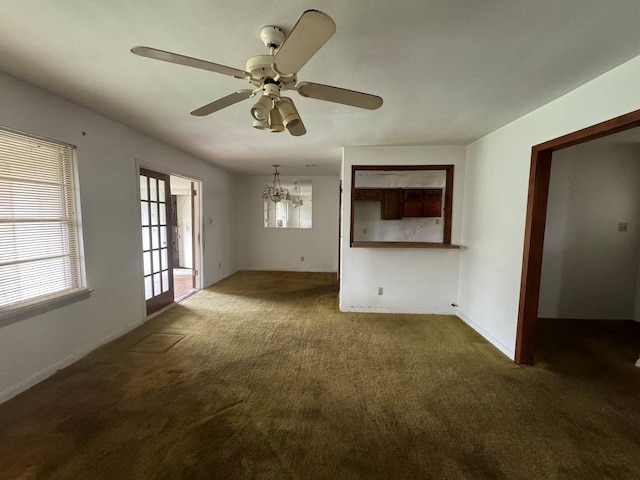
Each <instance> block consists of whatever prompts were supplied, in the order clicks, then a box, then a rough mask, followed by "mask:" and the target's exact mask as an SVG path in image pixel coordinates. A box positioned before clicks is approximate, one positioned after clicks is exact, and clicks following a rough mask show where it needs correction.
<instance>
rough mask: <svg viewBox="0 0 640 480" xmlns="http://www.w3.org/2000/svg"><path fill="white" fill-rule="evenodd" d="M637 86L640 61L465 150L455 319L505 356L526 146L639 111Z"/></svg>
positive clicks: (512, 322)
mask: <svg viewBox="0 0 640 480" xmlns="http://www.w3.org/2000/svg"><path fill="white" fill-rule="evenodd" d="M545 80H546V79H545ZM548 81H553V79H548ZM638 84H640V57H636V58H635V59H633V60H631V61H629V62H627V63H625V64H623V65H621V66H619V67H617V68H615V69H613V70H611V71H610V72H608V73H606V74H604V75H602V76H601V77H598V78H596V79H595V80H593V81H591V82H589V83H587V84H585V85H583V86H582V87H580V88H578V89H576V90H574V91H573V92H571V93H569V94H567V95H565V96H563V97H561V98H559V99H557V100H555V101H553V102H551V103H549V104H547V105H545V106H543V107H541V108H539V109H537V110H535V111H533V112H531V113H529V114H527V115H525V116H524V117H522V118H520V119H518V120H516V121H514V122H512V123H511V124H509V125H507V126H505V127H503V128H501V129H499V130H497V131H495V132H493V133H491V134H489V135H487V136H486V137H484V138H482V139H480V140H478V141H476V142H474V143H472V144H471V145H469V146H468V147H467V172H466V175H465V178H466V181H465V195H464V209H463V210H464V218H463V222H462V243H463V245H465V246H467V248H466V249H465V250H463V251H462V252H461V258H460V288H459V292H458V304H459V312H458V313H459V315H460V316H461V318H463V319H464V320H465V321H467V322H468V323H469V324H470V325H471V326H473V327H474V328H476V329H477V330H478V331H479V332H480V333H481V334H483V335H484V336H485V337H486V338H487V339H489V340H490V341H491V342H492V343H494V345H496V346H497V347H498V348H500V349H501V350H502V351H503V352H504V353H505V354H506V355H508V356H509V357H511V358H513V356H514V350H515V338H516V326H517V317H518V303H519V294H520V276H521V270H522V253H523V244H524V225H525V217H526V205H527V192H528V181H529V167H530V159H531V147H532V146H533V145H537V144H539V143H542V142H544V141H547V140H550V139H553V138H556V137H559V136H561V135H564V134H567V133H570V132H573V131H576V130H579V129H581V128H584V127H587V126H590V125H593V124H596V123H598V122H602V121H605V120H608V119H610V118H613V117H616V116H618V115H622V114H625V113H628V112H630V111H633V110H637V109H640V88H638Z"/></svg>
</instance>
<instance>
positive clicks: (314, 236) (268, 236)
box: [234, 176, 339, 272]
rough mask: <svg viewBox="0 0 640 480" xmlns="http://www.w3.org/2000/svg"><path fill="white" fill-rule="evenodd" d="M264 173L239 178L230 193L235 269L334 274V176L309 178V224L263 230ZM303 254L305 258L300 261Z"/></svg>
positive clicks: (336, 208)
mask: <svg viewBox="0 0 640 480" xmlns="http://www.w3.org/2000/svg"><path fill="white" fill-rule="evenodd" d="M265 178H266V177H264V176H239V177H237V181H236V190H237V191H236V192H235V194H234V199H235V200H234V201H235V206H236V210H235V212H236V213H235V216H236V228H237V250H236V254H237V265H238V268H239V269H240V270H286V271H301V272H335V271H336V270H337V268H338V213H339V195H338V189H339V179H338V177H326V176H305V177H304V178H311V184H312V196H313V214H312V215H313V219H312V228H300V229H298V228H265V227H264V210H263V208H264V205H263V200H262V192H263V190H264V185H265ZM301 257H304V261H301Z"/></svg>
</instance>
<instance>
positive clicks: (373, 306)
mask: <svg viewBox="0 0 640 480" xmlns="http://www.w3.org/2000/svg"><path fill="white" fill-rule="evenodd" d="M464 157H465V149H464V147H345V149H344V153H343V165H342V175H343V179H344V180H343V182H344V183H343V184H344V194H343V209H342V232H343V233H342V239H341V248H342V250H341V251H342V267H341V279H340V310H342V311H359V312H368V311H370V312H380V311H385V312H394V313H445V314H449V313H453V308H452V307H451V303H454V302H455V301H456V296H457V288H458V267H459V256H460V251H459V250H453V249H451V250H447V249H428V248H351V247H350V245H349V229H350V216H351V166H352V165H454V180H453V218H452V232H451V238H452V243H453V244H457V243H459V240H460V226H461V220H462V197H463V184H464V176H465V158H464ZM378 287H383V295H378Z"/></svg>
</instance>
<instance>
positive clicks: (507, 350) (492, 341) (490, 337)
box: [456, 310, 516, 360]
mask: <svg viewBox="0 0 640 480" xmlns="http://www.w3.org/2000/svg"><path fill="white" fill-rule="evenodd" d="M456 315H457V316H458V318H459V319H460V320H462V321H463V322H464V323H466V324H467V325H469V326H470V327H471V328H473V329H474V330H475V331H476V332H478V333H479V334H480V335H482V336H483V337H484V338H485V340H487V341H488V342H489V343H490V344H492V345H493V346H494V347H496V348H497V349H498V350H500V351H501V352H502V353H504V354H505V355H506V356H507V357H509V359H510V360H515V358H516V356H515V352H514V351H513V349H511V348H509V347H507V346H506V345H505V344H504V343H502V342H501V341H500V340H498V339H497V338H496V337H494V336H493V335H491V334H490V333H489V332H487V331H486V330H485V329H484V328H482V327H481V326H480V325H478V324H477V323H475V322H474V321H472V320H471V319H470V318H469V317H467V316H466V315H465V314H463V313H462V312H460V311H459V310H458V312H457V313H456Z"/></svg>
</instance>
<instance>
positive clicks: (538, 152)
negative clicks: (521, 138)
mask: <svg viewBox="0 0 640 480" xmlns="http://www.w3.org/2000/svg"><path fill="white" fill-rule="evenodd" d="M638 126H640V110H636V111H634V112H631V113H628V114H626V115H621V116H619V117H616V118H612V119H611V120H607V121H605V122H601V123H598V124H596V125H592V126H590V127H587V128H583V129H581V130H578V131H575V132H573V133H570V134H568V135H563V136H562V137H558V138H555V139H553V140H549V141H548V142H545V143H541V144H539V145H535V146H534V147H532V149H531V168H530V173H529V193H528V198H527V217H526V223H525V233H524V248H523V254H522V275H521V280H520V304H519V308H518V327H517V332H516V348H515V362H516V363H518V364H533V360H534V353H535V334H536V325H537V322H538V300H539V296H540V278H541V272H542V254H543V248H544V231H545V224H546V219H547V200H548V196H549V179H550V176H551V175H550V174H551V159H552V155H553V152H554V151H557V150H561V149H563V148H568V147H572V146H574V145H578V144H580V143H584V142H588V141H590V140H595V139H597V138H601V137H605V136H608V135H613V134H615V133H618V132H622V131H624V130H628V129H630V128H634V127H638Z"/></svg>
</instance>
